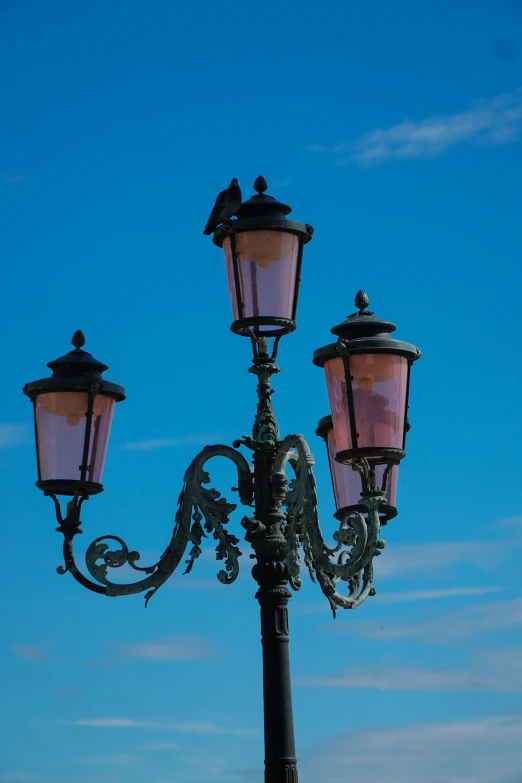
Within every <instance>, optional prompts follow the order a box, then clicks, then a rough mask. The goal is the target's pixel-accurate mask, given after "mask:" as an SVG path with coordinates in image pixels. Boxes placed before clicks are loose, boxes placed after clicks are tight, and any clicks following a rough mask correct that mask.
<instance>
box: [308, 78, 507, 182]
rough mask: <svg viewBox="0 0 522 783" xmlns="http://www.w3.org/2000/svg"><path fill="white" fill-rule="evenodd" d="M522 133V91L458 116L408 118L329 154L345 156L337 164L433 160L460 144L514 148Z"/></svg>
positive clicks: (317, 148)
mask: <svg viewBox="0 0 522 783" xmlns="http://www.w3.org/2000/svg"><path fill="white" fill-rule="evenodd" d="M521 133H522V88H521V89H517V90H515V91H514V92H511V93H504V94H502V95H498V96H497V97H495V98H492V99H490V100H483V99H479V100H475V101H473V102H472V103H471V104H470V106H469V108H468V109H466V110H465V111H462V112H457V113H456V114H445V115H440V116H436V117H430V118H426V119H421V120H409V119H405V120H403V122H401V123H399V124H397V125H393V126H391V127H389V128H376V129H375V130H372V131H369V132H368V133H364V134H363V135H362V136H360V137H359V138H358V139H355V140H348V141H343V142H341V143H340V144H338V145H337V146H336V147H334V148H333V149H332V150H330V151H331V152H333V153H334V155H336V156H341V157H340V159H339V157H338V162H341V163H345V162H348V161H356V162H357V163H359V164H360V165H365V166H369V165H376V164H378V163H382V162H383V161H385V160H391V159H401V160H404V159H406V158H432V157H435V156H437V155H441V154H443V153H444V152H446V151H447V150H449V149H450V148H451V147H455V146H457V145H459V144H481V145H488V146H494V145H502V144H510V143H512V142H515V141H518V140H519V138H520V135H521ZM308 150H309V151H310V152H322V151H323V150H324V147H323V145H321V144H310V145H309V146H308Z"/></svg>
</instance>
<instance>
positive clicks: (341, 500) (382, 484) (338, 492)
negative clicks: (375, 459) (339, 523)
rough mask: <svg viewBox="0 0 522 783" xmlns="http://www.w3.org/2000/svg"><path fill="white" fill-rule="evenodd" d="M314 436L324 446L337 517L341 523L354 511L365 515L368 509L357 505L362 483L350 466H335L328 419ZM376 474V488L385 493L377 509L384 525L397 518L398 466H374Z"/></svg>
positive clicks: (321, 422)
mask: <svg viewBox="0 0 522 783" xmlns="http://www.w3.org/2000/svg"><path fill="white" fill-rule="evenodd" d="M316 435H319V437H321V438H322V439H323V440H324V441H325V443H326V452H327V455H328V462H329V465H330V475H331V477H332V485H333V491H334V497H335V505H336V508H337V513H336V515H335V516H336V517H338V518H339V519H343V518H345V517H346V516H348V515H349V514H350V513H352V512H353V511H358V512H359V513H360V514H366V513H368V509H367V508H365V507H364V506H363V505H361V503H360V499H361V495H362V489H363V486H362V479H361V474H360V473H359V471H357V470H355V469H354V468H353V466H352V465H342V464H341V463H340V462H337V460H336V457H337V441H336V439H335V432H334V428H333V421H332V417H331V416H324V417H323V418H322V419H321V420H320V421H319V424H318V425H317V429H316ZM373 469H374V471H375V483H376V486H377V488H378V489H379V490H380V491H381V492H383V493H384V496H385V498H386V502H385V503H381V505H380V506H379V515H380V516H381V524H386V522H387V521H388V520H389V519H392V518H393V517H395V516H397V508H396V499H397V477H398V470H399V467H398V465H394V464H391V465H390V466H389V468H388V465H386V464H384V463H373Z"/></svg>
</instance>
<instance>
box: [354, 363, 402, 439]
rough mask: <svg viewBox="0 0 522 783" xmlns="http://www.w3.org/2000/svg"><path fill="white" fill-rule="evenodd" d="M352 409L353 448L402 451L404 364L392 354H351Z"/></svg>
mask: <svg viewBox="0 0 522 783" xmlns="http://www.w3.org/2000/svg"><path fill="white" fill-rule="evenodd" d="M349 362H350V374H351V376H352V379H353V380H352V394H353V407H354V412H355V423H356V427H357V447H358V448H366V447H371V446H375V447H377V448H384V447H387V448H396V449H402V447H403V444H404V419H405V413H406V391H407V388H408V370H409V367H408V360H407V359H406V357H404V356H396V355H394V354H387V353H380V354H375V353H374V354H352V355H351V356H350V359H349Z"/></svg>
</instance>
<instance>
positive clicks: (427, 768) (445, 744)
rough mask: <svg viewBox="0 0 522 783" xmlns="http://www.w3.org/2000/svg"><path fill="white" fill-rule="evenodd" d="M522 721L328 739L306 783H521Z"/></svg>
mask: <svg viewBox="0 0 522 783" xmlns="http://www.w3.org/2000/svg"><path fill="white" fill-rule="evenodd" d="M521 735H522V718H521V717H520V716H494V717H486V718H482V719H480V720H475V721H468V722H448V723H433V724H418V725H415V726H399V727H393V728H376V729H372V730H370V731H359V732H352V733H349V734H343V735H340V736H338V737H332V738H331V739H329V740H326V741H325V740H322V741H321V744H320V745H318V746H317V747H316V748H315V750H314V751H313V752H312V753H311V754H309V756H308V758H307V759H306V760H305V762H304V764H302V765H301V771H300V775H299V780H300V781H301V780H302V783H316V781H319V780H328V783H346V781H347V780H357V779H360V778H364V779H365V780H371V781H379V783H440V781H444V783H509V782H510V781H511V783H520V780H521V769H522V743H521V742H520V737H521Z"/></svg>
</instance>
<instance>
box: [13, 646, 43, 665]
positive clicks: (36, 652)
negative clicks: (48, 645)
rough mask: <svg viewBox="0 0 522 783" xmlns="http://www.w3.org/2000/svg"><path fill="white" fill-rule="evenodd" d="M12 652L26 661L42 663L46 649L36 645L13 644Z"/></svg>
mask: <svg viewBox="0 0 522 783" xmlns="http://www.w3.org/2000/svg"><path fill="white" fill-rule="evenodd" d="M11 650H12V651H13V652H14V653H15V654H16V655H17V656H18V658H23V659H24V661H41V660H42V658H45V654H46V651H45V650H44V648H43V647H39V646H37V645H36V644H12V645H11Z"/></svg>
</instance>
